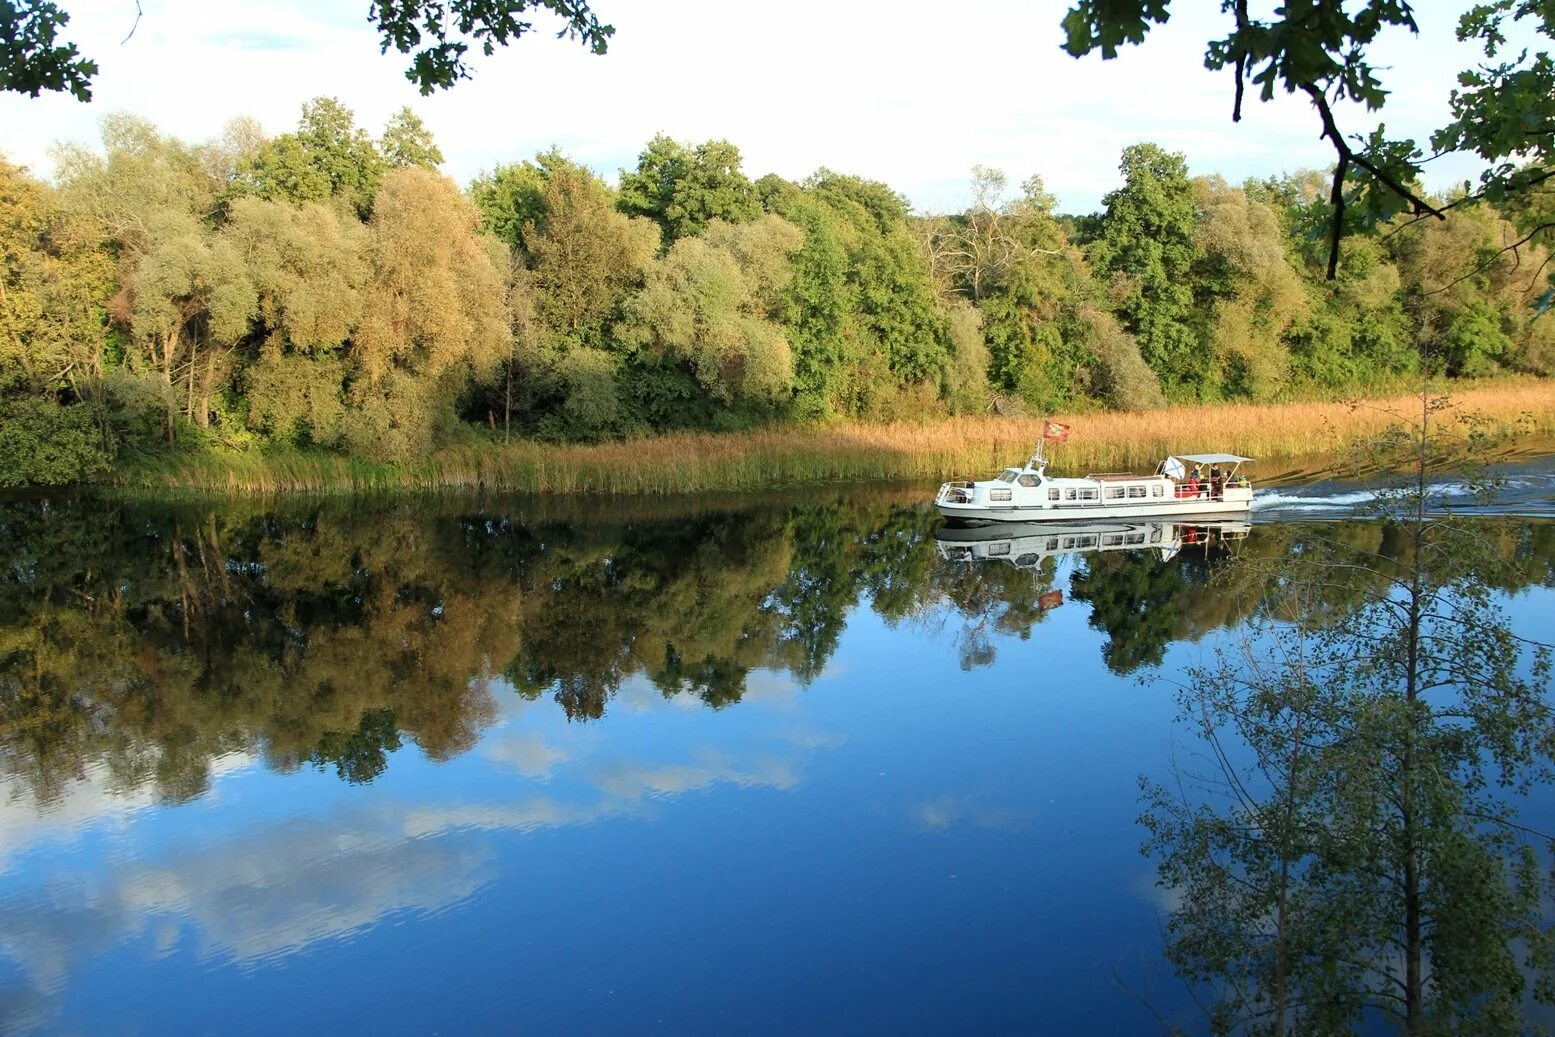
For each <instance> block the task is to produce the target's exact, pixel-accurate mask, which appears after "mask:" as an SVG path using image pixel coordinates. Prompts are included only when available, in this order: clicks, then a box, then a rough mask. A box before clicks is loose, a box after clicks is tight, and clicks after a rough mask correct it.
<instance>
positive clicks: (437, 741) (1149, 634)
mask: <svg viewBox="0 0 1555 1037" xmlns="http://www.w3.org/2000/svg"><path fill="white" fill-rule="evenodd" d="M532 507H533V506H528V505H526V506H522V507H519V506H515V507H511V508H509V507H496V506H491V505H487V506H484V507H482V506H477V505H474V504H472V503H469V502H458V501H443V502H428V501H418V502H417V503H416V504H415V506H414V508H412V507H410V506H407V505H401V504H393V503H380V504H367V503H363V502H357V503H354V504H351V503H343V502H336V503H329V504H325V505H314V506H302V505H297V504H288V505H284V506H283V505H275V506H260V505H257V504H242V503H236V504H235V503H232V502H223V503H222V504H221V505H220V506H216V507H203V508H202V507H168V506H163V507H153V506H149V505H128V504H114V503H106V502H75V503H65V504H45V503H42V502H11V503H5V504H0V766H3V767H4V769H5V770H6V771H7V772H9V773H10V774H12V775H13V776H15V777H16V778H19V779H21V780H22V783H23V784H24V785H25V786H26V787H27V788H29V789H30V790H31V791H32V793H33V794H34V795H35V796H37V797H38V798H39V799H40V800H43V801H47V800H49V799H51V798H52V797H54V796H57V795H58V794H59V792H60V791H61V790H62V789H63V788H64V786H65V785H66V784H68V783H69V782H70V781H71V780H72V779H75V778H78V777H80V776H81V775H82V774H84V773H85V772H86V770H87V769H88V767H91V766H94V765H101V766H103V767H105V768H106V769H107V770H108V772H109V774H110V775H111V780H112V783H113V785H114V787H116V788H120V789H126V790H127V789H132V788H138V787H144V786H148V785H149V786H151V787H154V788H155V789H156V791H157V793H158V794H159V795H160V796H161V797H162V798H164V799H166V800H172V801H178V800H185V799H189V798H192V797H195V796H198V795H200V794H201V792H202V791H203V790H204V789H205V788H206V786H207V783H208V780H209V773H210V768H211V763H212V761H213V759H214V758H216V757H217V756H220V755H222V754H225V753H230V752H235V751H247V752H253V753H259V754H262V755H263V757H264V759H265V760H266V761H267V762H268V764H269V765H270V766H271V767H273V768H276V769H279V770H289V769H293V768H297V767H300V766H303V765H305V764H307V765H313V766H318V767H324V768H329V769H331V770H333V771H334V772H335V773H337V774H338V775H339V776H340V777H341V778H342V779H344V780H347V781H353V782H365V781H371V780H372V779H373V778H374V777H376V776H377V775H378V774H379V773H381V771H382V770H383V769H384V767H385V766H387V765H389V763H390V755H391V754H392V753H393V752H394V751H395V750H396V749H398V748H399V747H400V745H401V742H402V740H404V741H408V742H410V743H414V744H415V745H416V746H417V747H419V748H420V750H421V751H422V752H425V753H426V754H428V755H429V756H432V757H434V758H438V759H444V758H448V757H451V756H454V755H457V754H459V753H462V752H464V751H465V750H467V749H468V748H470V747H471V746H472V745H473V744H474V743H475V741H476V740H477V739H478V737H479V735H480V732H481V731H482V730H483V728H484V727H485V726H487V725H489V724H490V723H491V722H492V720H493V718H494V717H495V715H496V712H495V706H494V700H493V697H492V696H493V687H494V683H496V682H500V683H501V684H502V685H508V684H510V685H511V686H512V688H513V689H515V690H516V692H517V693H518V694H520V695H523V696H525V697H528V698H532V699H537V698H542V697H547V696H548V697H551V698H554V699H555V701H556V702H557V703H558V704H559V705H560V706H561V708H562V709H564V710H565V711H566V713H567V715H568V716H569V717H571V718H573V719H576V720H580V721H587V720H594V719H598V718H600V717H602V716H604V715H605V714H606V712H607V711H608V708H609V704H610V701H611V699H612V698H613V697H614V696H615V695H616V694H617V692H618V691H619V689H620V688H621V687H622V685H623V683H624V682H626V681H628V680H633V679H639V680H643V681H646V682H649V683H651V684H652V686H654V687H656V688H657V689H658V690H659V691H660V692H661V693H662V694H664V695H666V696H670V695H694V696H696V697H698V698H700V699H701V700H702V701H703V702H705V703H706V704H707V705H708V706H710V707H713V708H720V707H725V706H728V705H730V704H733V703H736V702H738V701H739V700H740V699H741V697H742V696H743V695H744V693H745V689H746V683H747V680H748V678H749V675H750V674H751V673H752V672H753V671H755V670H774V671H780V672H784V673H787V674H789V675H791V676H792V677H793V678H794V679H795V680H796V681H797V682H799V683H800V684H805V683H808V682H810V681H813V680H814V679H815V678H817V677H818V676H819V675H820V674H822V672H823V671H824V670H825V669H826V667H827V665H828V663H829V661H830V659H831V657H832V655H833V653H834V652H835V650H836V646H837V643H838V639H839V636H840V634H841V632H842V630H843V628H844V626H845V624H846V622H847V621H848V618H849V616H850V614H851V613H852V612H853V611H854V610H856V609H858V608H861V607H868V608H870V609H872V610H873V611H874V612H875V613H876V614H878V615H879V616H881V617H882V618H883V619H884V620H885V621H886V622H888V623H892V624H898V623H905V624H912V625H914V626H915V628H917V629H922V630H924V631H925V632H941V633H944V634H946V635H948V639H949V640H951V641H953V642H954V643H955V644H956V646H957V649H958V651H959V652H960V654H961V658H962V663H963V665H964V666H967V667H972V666H978V665H984V664H987V663H989V662H991V661H992V659H993V656H994V653H995V651H996V645H997V638H999V637H1009V636H1014V637H1021V638H1026V637H1030V636H1032V634H1033V631H1034V630H1035V629H1037V627H1038V626H1039V625H1040V624H1041V623H1042V622H1043V621H1044V618H1045V617H1046V615H1047V612H1046V610H1045V609H1044V608H1043V606H1042V602H1041V597H1040V596H1041V595H1042V594H1043V593H1044V592H1047V591H1051V590H1055V589H1056V590H1061V591H1063V592H1064V593H1065V594H1066V595H1067V596H1068V597H1069V598H1071V599H1072V600H1073V601H1076V602H1078V603H1079V604H1080V605H1081V606H1082V607H1088V608H1089V609H1090V610H1091V622H1092V625H1094V626H1096V627H1098V628H1100V629H1102V630H1104V631H1105V632H1106V633H1107V635H1108V643H1107V646H1106V648H1105V655H1106V659H1107V662H1108V665H1109V666H1111V667H1112V668H1113V669H1114V670H1116V671H1118V672H1127V671H1130V670H1133V669H1135V668H1137V667H1140V666H1143V665H1147V664H1151V663H1154V662H1156V661H1159V660H1160V659H1161V657H1162V653H1163V651H1164V649H1165V646H1166V645H1167V644H1169V643H1170V642H1172V641H1178V640H1187V639H1195V638H1198V637H1201V636H1203V635H1204V634H1205V633H1207V632H1209V631H1213V630H1217V629H1220V628H1222V627H1226V626H1229V625H1233V624H1236V623H1239V622H1241V621H1243V620H1244V619H1245V618H1246V617H1247V616H1249V615H1251V614H1253V613H1254V612H1255V611H1256V610H1257V609H1258V608H1260V607H1263V608H1265V609H1267V608H1268V607H1271V606H1269V605H1268V602H1267V601H1264V599H1265V598H1267V597H1268V596H1269V595H1270V594H1275V592H1276V591H1277V590H1278V588H1277V587H1276V586H1273V585H1270V584H1269V583H1268V582H1267V581H1264V580H1263V577H1262V575H1261V573H1262V570H1261V569H1260V568H1259V563H1260V562H1267V561H1270V560H1281V559H1284V558H1286V557H1288V556H1290V555H1291V554H1292V553H1293V552H1295V553H1298V554H1299V553H1306V552H1308V551H1309V550H1310V548H1309V547H1308V544H1309V543H1321V544H1324V545H1329V546H1330V547H1331V549H1332V550H1334V551H1354V552H1360V553H1374V552H1377V551H1379V550H1380V551H1382V552H1384V553H1386V552H1387V551H1389V550H1394V549H1396V548H1398V547H1399V545H1398V544H1396V543H1395V542H1394V539H1396V538H1394V539H1390V538H1392V537H1393V534H1392V533H1390V532H1389V531H1388V530H1387V528H1386V527H1384V526H1381V525H1379V524H1367V523H1347V524H1342V525H1341V524H1330V525H1325V526H1321V527H1312V526H1264V527H1259V528H1258V529H1257V530H1256V532H1255V533H1254V534H1253V535H1251V536H1249V537H1248V538H1247V539H1246V540H1243V541H1240V542H1238V543H1236V544H1234V545H1231V546H1230V547H1228V546H1226V545H1224V544H1222V543H1220V542H1218V541H1216V542H1213V543H1210V544H1205V543H1202V542H1200V543H1188V544H1185V545H1182V546H1181V549H1180V550H1177V551H1176V552H1175V553H1172V554H1171V555H1170V557H1164V556H1163V555H1164V554H1165V552H1163V551H1162V550H1160V549H1159V548H1154V547H1153V548H1150V549H1147V550H1144V551H1113V552H1101V553H1098V554H1076V555H1075V556H1074V557H1073V558H1071V559H1070V560H1068V561H1064V560H1061V559H1054V558H1048V559H1044V560H1040V561H1038V562H1036V563H1034V564H1031V565H1028V566H1024V567H1023V566H1017V565H1013V564H1002V563H992V562H988V563H977V564H967V563H966V562H964V561H957V560H955V559H951V558H946V557H942V553H941V552H939V551H937V550H936V542H935V533H936V530H937V528H938V525H939V523H938V520H937V519H936V518H935V517H934V516H933V515H932V514H930V513H928V512H926V511H925V510H924V509H922V508H921V507H917V506H914V505H908V504H905V503H904V504H892V503H890V502H889V501H886V502H881V501H880V500H879V499H878V498H877V499H874V500H871V501H869V502H854V501H848V500H845V499H820V500H817V499H815V498H814V495H810V497H809V498H807V499H806V500H805V502H803V503H797V504H796V503H782V502H779V503H775V504H772V505H770V506H766V507H762V508H759V509H756V510H745V511H727V510H726V511H719V510H717V508H716V507H714V508H708V509H704V510H688V512H687V513H684V514H681V515H679V516H678V517H677V516H676V515H674V514H673V513H670V514H665V513H662V511H661V509H663V508H664V507H665V506H664V505H662V504H658V503H650V504H646V505H644V507H645V508H653V509H660V510H655V511H653V512H651V513H648V514H645V515H643V516H637V515H634V514H621V513H620V512H619V509H617V511H616V512H615V514H616V517H617V520H618V521H617V524H615V525H601V524H598V523H596V522H592V521H589V520H587V518H586V517H583V518H579V517H577V516H548V515H534V514H531V513H530V511H531V510H532ZM1476 529H1477V531H1478V534H1479V536H1480V537H1481V539H1483V540H1485V541H1486V542H1487V543H1490V544H1491V545H1492V546H1493V548H1494V550H1495V552H1496V553H1497V557H1498V558H1499V559H1500V567H1499V568H1497V569H1496V570H1495V571H1494V572H1493V573H1487V574H1486V579H1487V582H1488V585H1493V586H1496V587H1506V588H1513V587H1519V586H1525V585H1527V584H1529V583H1535V582H1541V583H1542V582H1549V580H1550V575H1551V570H1552V567H1555V535H1551V527H1548V526H1539V525H1530V524H1528V523H1517V522H1504V523H1491V522H1482V523H1480V524H1479V525H1478V526H1476ZM1336 572H1338V570H1336ZM1216 573H1219V574H1221V575H1220V577H1219V580H1220V582H1214V581H1212V580H1211V577H1212V576H1213V575H1214V574H1216ZM1378 579H1379V577H1378V576H1376V575H1375V574H1373V573H1371V572H1369V571H1364V572H1363V571H1361V570H1359V569H1355V570H1347V571H1344V572H1343V574H1342V575H1339V576H1334V577H1333V578H1330V579H1327V580H1325V581H1324V582H1323V584H1322V586H1321V588H1320V591H1321V596H1322V597H1321V600H1320V601H1319V602H1317V604H1316V605H1315V606H1314V607H1316V608H1319V609H1323V610H1329V611H1332V612H1334V613H1335V614H1340V613H1342V612H1343V611H1344V610H1345V609H1346V608H1348V607H1350V605H1351V604H1353V603H1355V602H1359V601H1362V600H1364V599H1366V597H1367V595H1369V594H1372V593H1373V592H1374V591H1375V584H1376V581H1377V580H1378ZM1238 587H1241V588H1242V589H1243V590H1248V591H1251V592H1253V593H1250V594H1243V593H1234V591H1235V590H1236V589H1237V588H1238ZM1261 601H1263V602H1264V604H1263V605H1262V606H1260V602H1261ZM503 693H507V692H506V691H504V692H503Z"/></svg>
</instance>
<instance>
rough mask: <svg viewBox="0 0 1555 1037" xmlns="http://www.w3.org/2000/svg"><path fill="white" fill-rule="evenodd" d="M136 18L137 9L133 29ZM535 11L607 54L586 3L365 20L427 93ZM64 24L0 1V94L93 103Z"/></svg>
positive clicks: (85, 70) (604, 31)
mask: <svg viewBox="0 0 1555 1037" xmlns="http://www.w3.org/2000/svg"><path fill="white" fill-rule="evenodd" d="M139 12H140V6H139V4H137V5H136V17H135V23H136V25H138V24H139V22H140V13H139ZM535 12H542V13H548V14H551V15H554V16H555V17H557V18H560V19H561V28H560V29H558V30H557V31H556V37H557V39H563V38H565V39H570V40H577V41H578V42H580V43H582V44H583V45H584V46H585V47H587V48H588V49H589V50H590V51H591V52H592V53H594V54H603V53H605V51H606V49H607V48H608V47H609V45H610V37H611V36H612V35H614V34H615V27H614V26H612V25H606V24H603V23H602V22H600V20H599V18H598V16H597V15H595V14H594V12H593V11H592V10H590V9H589V5H588V0H373V3H372V4H371V5H370V7H369V8H368V14H367V18H368V21H370V22H372V24H373V25H374V26H375V27H376V28H377V30H378V33H379V37H380V40H381V45H380V50H381V51H382V52H383V53H388V51H389V48H391V47H392V48H394V50H396V51H398V52H399V53H401V54H409V55H411V63H410V67H409V68H407V69H406V70H405V78H407V79H409V80H410V81H411V82H412V83H415V84H416V85H417V86H418V87H420V89H421V92H422V93H423V94H430V93H432V92H433V91H434V90H437V89H446V88H448V87H451V86H453V85H454V84H455V83H457V82H458V81H459V80H461V79H468V78H469V77H470V66H469V64H468V62H467V61H466V55H467V54H468V53H469V50H470V46H471V45H472V44H476V45H478V46H479V47H480V51H481V53H482V54H485V55H487V56H490V55H491V54H494V53H495V52H496V49H497V48H498V47H505V46H507V45H508V44H509V43H512V42H513V41H515V40H517V39H518V38H519V37H521V36H523V35H524V34H525V33H528V32H530V31H532V30H533V29H534V27H535V26H534V21H533V19H532V17H531V16H532V15H533V14H534V13H535ZM69 22H70V14H69V13H68V12H67V11H65V10H64V9H62V8H61V7H60V6H59V4H57V3H55V2H54V0H0V92H5V91H14V92H16V93H22V94H27V95H29V96H31V97H37V96H39V95H40V94H41V93H43V92H44V91H50V92H55V93H58V92H64V91H67V90H68V91H69V92H70V93H71V94H73V95H74V96H75V98H76V99H77V100H79V101H90V100H91V99H92V79H93V77H94V76H96V75H97V71H98V68H97V62H95V61H92V60H90V59H88V58H85V57H82V56H81V52H80V51H79V50H78V49H77V47H76V45H75V44H74V43H72V42H68V41H65V42H61V41H60V40H59V31H60V30H61V29H63V28H64V27H65V26H66V25H67V24H69ZM130 32H131V34H133V33H134V28H131V30H130Z"/></svg>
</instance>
